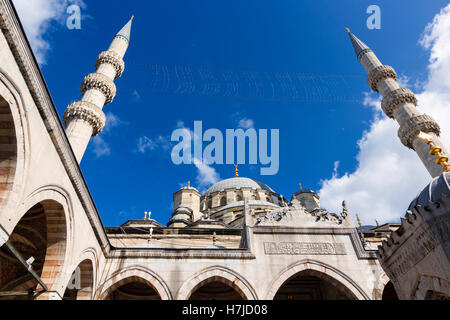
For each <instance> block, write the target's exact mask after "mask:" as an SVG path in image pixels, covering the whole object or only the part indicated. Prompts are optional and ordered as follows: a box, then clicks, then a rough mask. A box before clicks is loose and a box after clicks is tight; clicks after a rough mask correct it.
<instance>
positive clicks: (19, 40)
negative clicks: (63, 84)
mask: <svg viewBox="0 0 450 320" xmlns="http://www.w3.org/2000/svg"><path fill="white" fill-rule="evenodd" d="M0 28H1V29H2V32H3V35H4V36H5V38H6V41H7V43H8V46H9V47H10V49H11V52H12V54H13V56H14V58H15V60H16V62H17V65H18V67H19V69H20V72H21V73H22V76H23V78H24V80H25V82H26V84H27V87H28V89H29V90H30V93H31V96H32V98H33V100H34V102H35V103H36V107H37V108H38V110H39V113H40V114H41V116H42V118H43V121H44V124H45V126H46V128H47V131H48V132H49V134H50V136H51V137H52V141H53V143H54V144H55V148H56V150H57V152H58V154H59V156H60V158H61V161H62V163H63V165H64V168H65V169H66V172H67V174H68V176H69V177H70V179H71V182H72V184H73V186H74V188H75V190H76V192H77V195H78V196H79V197H80V200H81V204H82V206H83V208H84V210H85V212H86V214H87V217H88V219H89V221H90V222H91V224H92V226H93V229H94V233H95V235H96V237H97V239H98V241H99V243H100V244H101V249H102V251H103V253H104V254H106V253H107V252H108V251H109V250H110V244H109V241H108V239H107V237H106V233H105V231H104V229H103V225H102V223H101V221H100V216H99V214H98V212H97V209H96V208H95V205H94V202H93V199H92V197H91V194H90V193H89V190H88V188H87V185H86V182H85V181H84V179H83V177H82V174H81V170H80V167H79V165H78V162H77V160H76V158H75V155H74V154H73V152H72V151H71V148H70V144H69V141H68V140H67V138H66V135H65V133H64V128H63V126H62V124H61V122H60V120H59V115H58V113H57V111H56V107H55V105H54V103H53V101H52V99H51V97H50V94H49V92H48V90H47V89H46V85H45V82H44V79H43V78H42V75H41V73H40V71H39V67H38V65H37V63H36V60H35V58H34V56H33V53H32V52H31V49H30V47H29V45H28V43H27V42H26V37H25V34H24V32H23V30H22V28H21V27H20V23H19V21H18V19H17V17H16V15H15V14H14V9H13V8H12V5H11V2H10V1H9V0H0Z"/></svg>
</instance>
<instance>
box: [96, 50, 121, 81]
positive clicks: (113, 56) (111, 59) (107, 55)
mask: <svg viewBox="0 0 450 320" xmlns="http://www.w3.org/2000/svg"><path fill="white" fill-rule="evenodd" d="M104 63H109V64H110V65H112V66H113V67H114V69H116V76H115V79H117V78H120V77H121V76H122V73H123V70H124V69H125V62H124V61H123V59H122V58H121V57H120V55H118V54H117V53H115V52H114V51H111V50H109V51H103V52H102V53H100V54H99V56H98V58H97V61H96V62H95V68H96V69H98V68H99V67H100V65H102V64H104Z"/></svg>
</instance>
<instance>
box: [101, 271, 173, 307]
mask: <svg viewBox="0 0 450 320" xmlns="http://www.w3.org/2000/svg"><path fill="white" fill-rule="evenodd" d="M130 279H139V280H141V281H142V282H144V283H146V284H148V285H150V286H151V287H152V288H153V289H155V291H156V292H157V293H158V294H159V296H160V297H161V300H172V295H171V293H170V290H169V287H168V286H167V284H166V283H165V282H164V280H163V279H162V278H161V277H160V276H159V275H157V274H156V273H155V272H153V271H152V270H150V269H147V268H144V267H140V266H131V267H127V268H125V269H121V270H119V271H117V272H115V273H114V274H113V275H111V276H110V277H109V278H108V280H106V281H105V282H104V283H103V284H102V285H101V286H99V288H98V290H97V294H96V297H97V298H98V299H100V300H105V299H106V298H107V297H108V295H109V294H110V293H111V292H113V291H114V290H115V289H117V288H119V287H120V286H122V285H124V284H126V283H128V282H129V280H130Z"/></svg>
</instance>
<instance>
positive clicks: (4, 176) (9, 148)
mask: <svg viewBox="0 0 450 320" xmlns="http://www.w3.org/2000/svg"><path fill="white" fill-rule="evenodd" d="M16 164H17V139H16V130H15V127H14V119H13V115H12V113H11V109H10V106H9V104H8V102H7V101H6V100H5V99H4V98H3V97H2V96H0V178H1V179H0V213H2V209H3V208H4V206H5V205H6V202H7V199H8V198H9V197H8V196H9V193H10V192H11V190H12V188H13V182H14V176H15V172H16Z"/></svg>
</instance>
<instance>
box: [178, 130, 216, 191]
mask: <svg viewBox="0 0 450 320" xmlns="http://www.w3.org/2000/svg"><path fill="white" fill-rule="evenodd" d="M177 128H179V129H183V130H186V131H187V132H189V134H190V135H191V137H192V139H194V138H195V134H194V131H192V130H191V129H189V128H186V127H185V126H184V122H183V121H178V122H177ZM193 162H194V165H195V167H196V169H197V176H196V181H197V183H198V189H199V191H200V192H203V191H205V190H206V188H207V187H209V186H210V185H212V184H215V183H217V182H218V181H219V180H220V176H219V174H218V173H217V171H216V170H215V169H214V168H213V167H211V166H209V165H207V164H205V163H204V162H203V161H200V159H197V158H194V161H193Z"/></svg>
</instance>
